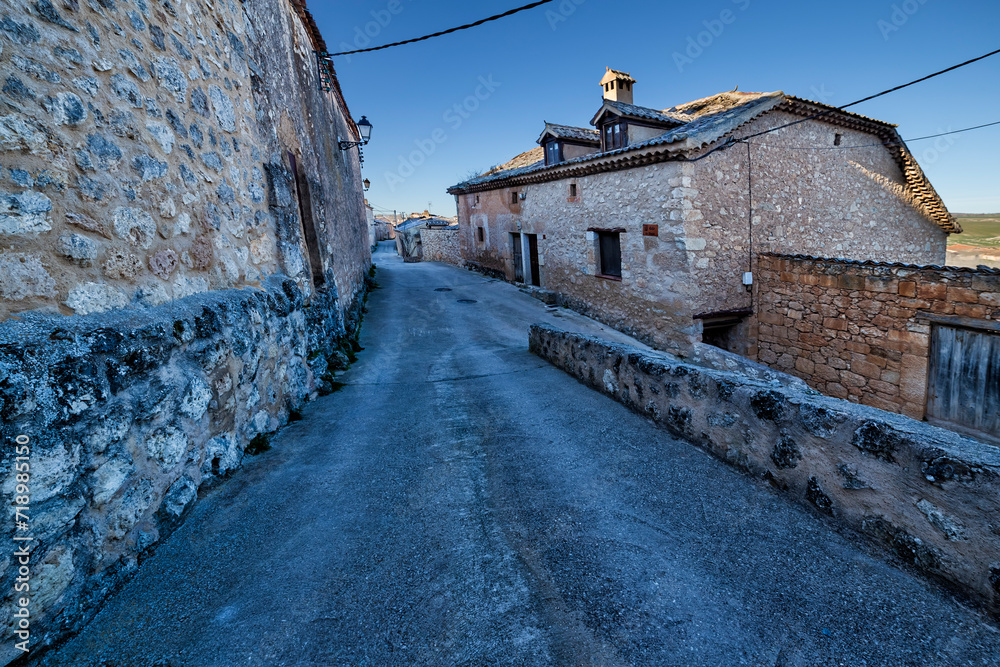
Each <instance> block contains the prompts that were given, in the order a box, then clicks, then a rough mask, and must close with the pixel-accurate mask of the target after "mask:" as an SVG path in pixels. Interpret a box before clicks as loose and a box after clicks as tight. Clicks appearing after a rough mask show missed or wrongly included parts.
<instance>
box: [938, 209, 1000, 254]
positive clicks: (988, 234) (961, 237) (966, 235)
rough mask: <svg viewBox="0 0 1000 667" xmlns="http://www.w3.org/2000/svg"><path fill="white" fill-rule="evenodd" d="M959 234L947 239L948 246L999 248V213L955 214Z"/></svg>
mask: <svg viewBox="0 0 1000 667" xmlns="http://www.w3.org/2000/svg"><path fill="white" fill-rule="evenodd" d="M954 216H955V220H956V221H957V222H958V224H960V225H961V226H962V230H963V231H962V233H961V234H953V235H951V236H949V237H948V245H956V244H962V245H968V246H975V247H977V248H1000V213H955V214H954Z"/></svg>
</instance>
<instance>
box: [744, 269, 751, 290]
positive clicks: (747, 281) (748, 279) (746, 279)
mask: <svg viewBox="0 0 1000 667" xmlns="http://www.w3.org/2000/svg"><path fill="white" fill-rule="evenodd" d="M743 284H744V285H746V286H747V287H750V286H751V285H753V274H752V273H750V272H749V271H747V272H746V273H744V274H743Z"/></svg>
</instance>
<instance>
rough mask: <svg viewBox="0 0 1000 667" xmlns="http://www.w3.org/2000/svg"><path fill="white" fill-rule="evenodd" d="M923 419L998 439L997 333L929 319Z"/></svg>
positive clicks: (999, 376)
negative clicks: (928, 366) (928, 350)
mask: <svg viewBox="0 0 1000 667" xmlns="http://www.w3.org/2000/svg"><path fill="white" fill-rule="evenodd" d="M927 420H928V421H930V422H932V423H936V424H938V425H940V426H944V427H946V428H952V429H954V430H957V431H961V432H965V433H968V434H969V435H972V436H974V437H978V438H985V439H988V440H992V441H996V442H1000V334H998V333H993V332H990V331H979V330H975V329H963V328H958V327H951V326H944V325H934V328H933V331H932V333H931V358H930V373H929V378H928V387H927Z"/></svg>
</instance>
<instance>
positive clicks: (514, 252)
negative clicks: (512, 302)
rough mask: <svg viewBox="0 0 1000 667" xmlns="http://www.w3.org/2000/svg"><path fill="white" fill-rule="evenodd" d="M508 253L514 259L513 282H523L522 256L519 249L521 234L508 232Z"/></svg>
mask: <svg viewBox="0 0 1000 667" xmlns="http://www.w3.org/2000/svg"><path fill="white" fill-rule="evenodd" d="M510 254H511V257H512V258H513V259H514V282H515V283H523V282H524V256H523V253H522V251H521V235H520V234H518V233H516V232H511V234H510Z"/></svg>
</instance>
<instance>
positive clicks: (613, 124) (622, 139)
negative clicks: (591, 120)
mask: <svg viewBox="0 0 1000 667" xmlns="http://www.w3.org/2000/svg"><path fill="white" fill-rule="evenodd" d="M601 144H602V148H603V149H604V150H605V151H613V150H615V149H616V148H624V147H625V146H627V145H628V125H627V124H626V123H625V121H623V120H611V121H608V122H607V123H605V124H604V126H603V129H602V131H601Z"/></svg>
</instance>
